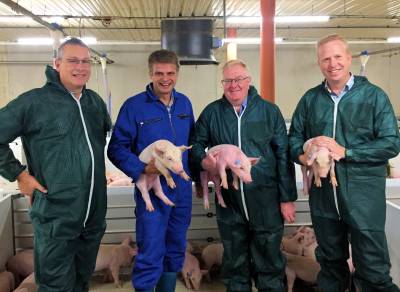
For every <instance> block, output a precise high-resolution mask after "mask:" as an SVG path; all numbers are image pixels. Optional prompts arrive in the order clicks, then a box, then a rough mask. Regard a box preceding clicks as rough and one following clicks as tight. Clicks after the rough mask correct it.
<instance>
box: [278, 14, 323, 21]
mask: <svg viewBox="0 0 400 292" xmlns="http://www.w3.org/2000/svg"><path fill="white" fill-rule="evenodd" d="M327 21H329V16H314V15H309V16H275V23H306V22H327Z"/></svg>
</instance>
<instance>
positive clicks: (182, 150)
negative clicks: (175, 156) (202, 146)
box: [178, 145, 193, 152]
mask: <svg viewBox="0 0 400 292" xmlns="http://www.w3.org/2000/svg"><path fill="white" fill-rule="evenodd" d="M192 146H193V145H190V146H185V145H182V146H179V147H178V148H179V150H181V152H185V151H186V150H189V149H192Z"/></svg>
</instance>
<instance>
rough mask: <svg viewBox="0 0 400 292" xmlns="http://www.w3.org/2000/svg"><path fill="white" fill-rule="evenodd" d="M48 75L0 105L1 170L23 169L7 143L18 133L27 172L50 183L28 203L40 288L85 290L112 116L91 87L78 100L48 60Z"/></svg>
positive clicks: (100, 213) (102, 201)
mask: <svg viewBox="0 0 400 292" xmlns="http://www.w3.org/2000/svg"><path fill="white" fill-rule="evenodd" d="M46 76H47V83H46V84H45V85H44V86H43V87H42V88H37V89H33V90H30V91H28V92H26V93H23V94H22V95H20V96H19V97H17V98H16V99H15V100H13V101H11V102H10V103H9V104H8V105H7V106H5V107H4V108H2V109H1V110H0V120H1V123H0V175H2V176H3V177H5V178H7V179H8V180H10V181H14V180H15V179H16V178H17V176H18V175H19V174H20V173H21V172H22V171H23V170H24V169H25V167H24V166H22V165H21V163H20V162H19V161H18V160H17V159H15V157H14V155H13V153H12V151H11V150H10V148H9V146H8V143H9V142H12V141H13V140H14V139H15V138H17V137H19V136H21V138H22V142H23V147H24V151H25V155H26V159H27V162H28V168H29V173H30V174H31V175H32V176H34V177H35V178H36V179H37V180H38V182H39V183H40V184H41V185H43V186H44V187H45V188H47V190H48V193H46V194H44V193H41V192H39V191H38V190H35V191H34V194H33V195H34V202H33V205H32V207H31V209H30V216H31V219H32V224H33V229H34V255H35V277H36V282H37V284H38V285H39V292H47V291H48V292H50V291H51V292H63V291H88V282H89V280H90V276H91V274H92V272H93V270H94V266H95V262H96V255H97V251H98V247H99V244H100V240H101V238H102V236H103V234H104V231H105V227H106V223H105V214H106V208H107V196H106V183H105V181H106V179H105V165H104V146H105V143H106V133H107V131H109V130H110V125H111V121H110V118H109V115H108V113H107V109H106V106H105V104H104V102H103V101H102V99H101V98H100V97H99V96H98V95H97V94H96V93H95V92H94V91H91V90H89V89H86V88H84V89H83V91H82V96H81V98H80V100H79V102H78V101H76V100H75V99H74V98H73V97H72V96H71V94H70V93H69V92H68V91H67V90H66V89H65V87H64V86H63V85H62V84H61V82H60V79H59V74H58V72H57V71H55V70H54V69H52V68H51V67H49V66H48V67H47V69H46ZM83 121H84V123H83ZM84 125H85V126H84ZM86 133H87V136H86Z"/></svg>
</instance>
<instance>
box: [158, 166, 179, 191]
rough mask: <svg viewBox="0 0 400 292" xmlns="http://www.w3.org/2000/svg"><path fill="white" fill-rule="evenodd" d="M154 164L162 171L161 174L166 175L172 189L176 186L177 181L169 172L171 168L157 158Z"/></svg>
mask: <svg viewBox="0 0 400 292" xmlns="http://www.w3.org/2000/svg"><path fill="white" fill-rule="evenodd" d="M154 165H155V166H156V168H157V169H158V170H159V171H160V172H161V174H162V175H163V176H164V177H165V179H166V180H167V184H168V186H169V187H170V188H171V189H174V188H176V185H175V182H174V180H173V178H172V176H171V174H170V173H169V170H168V169H167V168H165V167H164V166H163V165H162V164H161V163H160V162H159V161H158V160H156V162H155V163H154Z"/></svg>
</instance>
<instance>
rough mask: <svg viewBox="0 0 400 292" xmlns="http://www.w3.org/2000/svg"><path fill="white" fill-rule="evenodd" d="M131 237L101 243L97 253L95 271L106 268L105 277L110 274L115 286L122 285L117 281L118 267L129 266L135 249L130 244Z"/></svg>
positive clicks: (135, 252) (135, 251)
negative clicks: (120, 240)
mask: <svg viewBox="0 0 400 292" xmlns="http://www.w3.org/2000/svg"><path fill="white" fill-rule="evenodd" d="M130 243H131V238H130V237H127V238H126V239H124V240H123V241H122V243H121V244H101V245H100V248H99V251H98V253H97V259H96V267H95V271H96V272H97V271H102V270H106V274H105V279H107V276H109V275H110V274H111V276H112V278H113V279H114V283H115V286H116V287H118V288H120V287H122V285H121V282H120V281H119V269H120V267H123V266H129V265H130V264H131V263H132V258H133V257H134V256H135V255H136V254H137V249H135V248H132V247H131V246H130Z"/></svg>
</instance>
